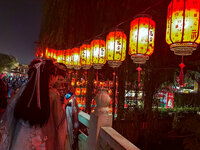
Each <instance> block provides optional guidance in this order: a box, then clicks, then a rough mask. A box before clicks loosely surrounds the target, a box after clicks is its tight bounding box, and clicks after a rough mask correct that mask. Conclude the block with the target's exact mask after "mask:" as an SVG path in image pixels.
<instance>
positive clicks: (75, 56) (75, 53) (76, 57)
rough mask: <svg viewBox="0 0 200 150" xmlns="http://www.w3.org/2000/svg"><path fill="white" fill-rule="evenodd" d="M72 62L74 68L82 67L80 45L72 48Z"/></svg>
mask: <svg viewBox="0 0 200 150" xmlns="http://www.w3.org/2000/svg"><path fill="white" fill-rule="evenodd" d="M72 64H73V67H74V69H80V68H81V60H80V49H79V48H78V47H75V48H73V49H72Z"/></svg>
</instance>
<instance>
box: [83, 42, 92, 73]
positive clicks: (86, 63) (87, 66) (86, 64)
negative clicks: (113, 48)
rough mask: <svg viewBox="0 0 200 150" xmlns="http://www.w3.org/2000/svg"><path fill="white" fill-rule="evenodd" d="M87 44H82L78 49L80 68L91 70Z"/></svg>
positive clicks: (89, 52)
mask: <svg viewBox="0 0 200 150" xmlns="http://www.w3.org/2000/svg"><path fill="white" fill-rule="evenodd" d="M90 50H91V49H90V45H89V44H83V45H82V46H81V47H80V56H81V66H82V67H83V69H90V68H91V66H92V65H91V64H92V63H91V51H90Z"/></svg>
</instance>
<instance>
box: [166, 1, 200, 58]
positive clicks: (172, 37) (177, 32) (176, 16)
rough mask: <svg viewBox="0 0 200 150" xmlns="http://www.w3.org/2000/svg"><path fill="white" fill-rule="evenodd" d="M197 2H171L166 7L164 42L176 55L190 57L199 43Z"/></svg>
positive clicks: (199, 9)
mask: <svg viewBox="0 0 200 150" xmlns="http://www.w3.org/2000/svg"><path fill="white" fill-rule="evenodd" d="M199 12H200V1H199V0H172V1H171V2H170V4H169V6H168V12H167V28H166V42H167V44H169V45H170V49H171V50H172V51H174V54H176V55H182V56H186V55H191V54H192V51H194V50H196V48H197V44H199V43H200V33H199V32H200V30H199V22H200V20H199V19H200V17H199V15H200V14H199Z"/></svg>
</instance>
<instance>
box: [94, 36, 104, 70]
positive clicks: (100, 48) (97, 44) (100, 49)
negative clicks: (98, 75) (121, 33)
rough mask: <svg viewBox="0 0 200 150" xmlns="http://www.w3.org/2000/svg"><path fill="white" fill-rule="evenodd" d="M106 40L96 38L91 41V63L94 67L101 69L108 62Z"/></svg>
mask: <svg viewBox="0 0 200 150" xmlns="http://www.w3.org/2000/svg"><path fill="white" fill-rule="evenodd" d="M105 47H106V42H105V41H104V40H102V39H95V40H93V41H92V42H91V63H92V65H93V67H94V69H101V68H102V67H103V65H104V64H105V63H106V49H105Z"/></svg>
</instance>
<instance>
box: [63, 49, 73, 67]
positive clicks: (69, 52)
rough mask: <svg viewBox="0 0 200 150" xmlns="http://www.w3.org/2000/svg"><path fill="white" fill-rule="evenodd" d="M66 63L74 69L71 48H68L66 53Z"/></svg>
mask: <svg viewBox="0 0 200 150" xmlns="http://www.w3.org/2000/svg"><path fill="white" fill-rule="evenodd" d="M65 64H66V66H67V68H68V69H72V68H73V65H72V50H71V49H67V50H66V53H65Z"/></svg>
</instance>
